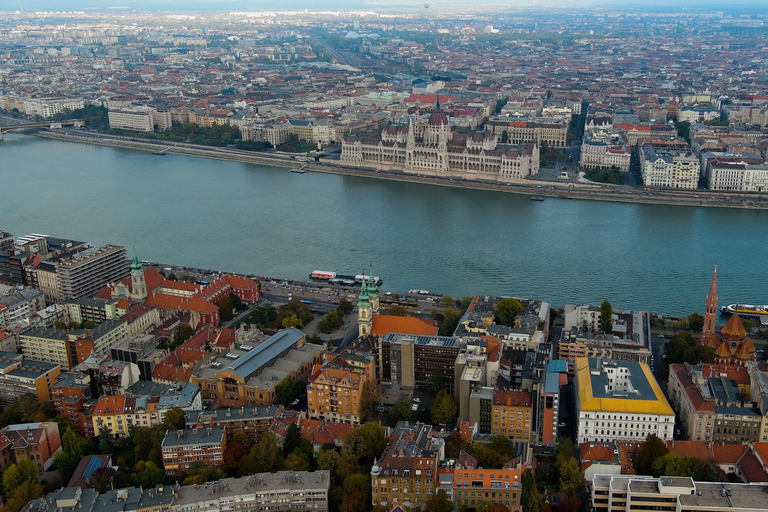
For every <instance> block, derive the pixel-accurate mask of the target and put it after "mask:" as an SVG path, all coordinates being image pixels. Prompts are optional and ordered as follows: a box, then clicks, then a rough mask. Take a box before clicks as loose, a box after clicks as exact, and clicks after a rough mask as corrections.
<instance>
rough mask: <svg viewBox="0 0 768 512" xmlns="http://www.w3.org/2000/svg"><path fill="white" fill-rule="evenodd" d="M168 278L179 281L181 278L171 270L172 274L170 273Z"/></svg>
mask: <svg viewBox="0 0 768 512" xmlns="http://www.w3.org/2000/svg"><path fill="white" fill-rule="evenodd" d="M168 280H169V281H178V280H179V278H178V277H176V274H174V273H173V272H171V273H170V274H168Z"/></svg>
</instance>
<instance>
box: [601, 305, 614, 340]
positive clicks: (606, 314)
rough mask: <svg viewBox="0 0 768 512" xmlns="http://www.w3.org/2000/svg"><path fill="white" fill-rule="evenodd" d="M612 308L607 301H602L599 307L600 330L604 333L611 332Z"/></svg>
mask: <svg viewBox="0 0 768 512" xmlns="http://www.w3.org/2000/svg"><path fill="white" fill-rule="evenodd" d="M612 316H613V306H611V303H610V302H608V300H604V301H603V303H602V304H601V305H600V330H601V331H603V332H604V333H611V332H613V320H612V319H611V317H612Z"/></svg>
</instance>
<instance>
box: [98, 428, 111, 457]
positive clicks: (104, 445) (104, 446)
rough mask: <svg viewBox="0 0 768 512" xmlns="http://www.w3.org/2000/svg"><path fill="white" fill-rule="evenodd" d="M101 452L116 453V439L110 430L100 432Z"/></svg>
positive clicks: (105, 429)
mask: <svg viewBox="0 0 768 512" xmlns="http://www.w3.org/2000/svg"><path fill="white" fill-rule="evenodd" d="M98 438H99V452H101V453H114V452H115V438H114V437H112V434H111V433H110V432H109V429H107V428H103V429H101V430H99V435H98Z"/></svg>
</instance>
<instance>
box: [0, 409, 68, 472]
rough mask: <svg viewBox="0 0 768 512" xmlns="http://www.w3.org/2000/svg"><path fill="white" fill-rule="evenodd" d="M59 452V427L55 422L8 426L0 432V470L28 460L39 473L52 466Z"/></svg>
mask: <svg viewBox="0 0 768 512" xmlns="http://www.w3.org/2000/svg"><path fill="white" fill-rule="evenodd" d="M59 451H61V438H60V436H59V425H58V424H57V423H55V422H52V421H51V422H43V423H24V424H19V425H8V426H7V427H5V428H4V429H2V430H0V470H1V469H3V468H4V467H5V466H6V465H8V464H11V463H15V464H18V463H19V462H21V460H22V459H29V460H31V461H32V463H33V464H34V465H35V467H37V470H38V471H40V472H41V473H42V472H43V471H46V470H48V469H49V468H50V467H51V466H52V465H53V457H54V455H56V452H59Z"/></svg>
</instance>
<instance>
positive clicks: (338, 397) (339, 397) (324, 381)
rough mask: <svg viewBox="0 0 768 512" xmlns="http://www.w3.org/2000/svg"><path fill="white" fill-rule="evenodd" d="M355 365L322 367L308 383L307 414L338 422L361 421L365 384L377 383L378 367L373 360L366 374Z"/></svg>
mask: <svg viewBox="0 0 768 512" xmlns="http://www.w3.org/2000/svg"><path fill="white" fill-rule="evenodd" d="M355 370H356V369H352V368H332V367H329V366H325V367H321V368H320V369H318V370H317V371H315V373H313V374H312V376H310V378H309V384H308V385H307V409H308V415H309V417H310V418H313V419H324V420H327V421H335V422H337V423H360V418H361V416H362V410H361V409H362V400H361V397H362V394H363V384H364V383H365V382H370V384H371V385H375V380H374V374H375V367H374V364H373V362H372V361H371V363H370V366H369V368H368V369H367V371H365V372H364V373H360V372H359V371H355Z"/></svg>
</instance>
